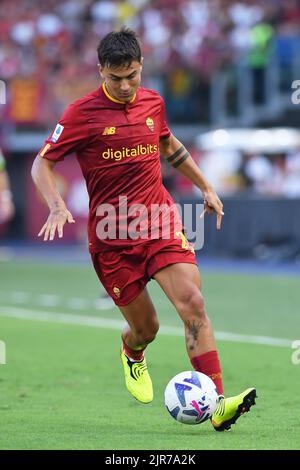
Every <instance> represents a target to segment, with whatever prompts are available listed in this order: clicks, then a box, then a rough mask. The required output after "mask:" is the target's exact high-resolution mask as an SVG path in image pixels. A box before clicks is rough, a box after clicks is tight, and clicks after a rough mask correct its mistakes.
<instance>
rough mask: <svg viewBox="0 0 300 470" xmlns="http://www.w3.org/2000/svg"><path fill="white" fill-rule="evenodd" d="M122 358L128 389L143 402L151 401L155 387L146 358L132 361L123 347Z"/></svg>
mask: <svg viewBox="0 0 300 470" xmlns="http://www.w3.org/2000/svg"><path fill="white" fill-rule="evenodd" d="M121 360H122V364H123V367H124V373H125V383H126V387H127V390H128V391H129V392H130V393H131V395H133V396H134V398H136V400H138V401H140V402H141V403H150V402H151V401H152V400H153V388H152V381H151V378H150V375H149V372H148V368H147V363H146V359H145V358H144V359H142V360H141V361H132V360H130V359H129V357H127V356H126V354H125V353H124V352H123V350H122V349H121Z"/></svg>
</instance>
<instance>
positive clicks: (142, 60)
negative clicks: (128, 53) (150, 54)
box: [141, 57, 144, 70]
mask: <svg viewBox="0 0 300 470" xmlns="http://www.w3.org/2000/svg"><path fill="white" fill-rule="evenodd" d="M143 63H144V57H141V70H142V69H143Z"/></svg>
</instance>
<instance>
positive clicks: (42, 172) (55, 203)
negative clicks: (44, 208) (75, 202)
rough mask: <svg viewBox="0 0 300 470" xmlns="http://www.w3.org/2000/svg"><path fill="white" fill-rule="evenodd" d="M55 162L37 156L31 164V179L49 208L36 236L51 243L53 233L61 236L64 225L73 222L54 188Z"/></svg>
mask: <svg viewBox="0 0 300 470" xmlns="http://www.w3.org/2000/svg"><path fill="white" fill-rule="evenodd" d="M54 166H55V162H52V161H50V160H47V159H46V158H43V157H41V155H40V154H38V155H37V156H36V158H35V160H34V162H33V165H32V170H31V176H32V179H33V181H34V183H35V185H36V187H37V188H38V190H39V191H40V193H41V194H42V195H43V197H44V199H45V200H46V202H47V205H48V207H49V211H50V213H49V216H48V219H47V221H46V223H45V224H44V225H43V227H42V228H41V230H40V232H39V234H38V236H39V237H41V236H42V235H44V241H48V240H50V241H52V240H53V239H54V237H55V233H56V232H57V233H58V237H59V238H62V236H63V227H64V225H65V223H69V224H74V223H75V220H74V219H73V216H72V214H71V212H70V211H68V209H67V207H66V204H65V202H64V201H63V199H62V197H61V195H60V194H59V191H58V189H57V187H56V183H55V177H54V172H53V168H54Z"/></svg>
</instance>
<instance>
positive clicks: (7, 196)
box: [0, 149, 15, 223]
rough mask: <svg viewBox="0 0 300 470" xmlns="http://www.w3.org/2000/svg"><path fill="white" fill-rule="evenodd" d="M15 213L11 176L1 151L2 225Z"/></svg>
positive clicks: (0, 204) (0, 210) (0, 215)
mask: <svg viewBox="0 0 300 470" xmlns="http://www.w3.org/2000/svg"><path fill="white" fill-rule="evenodd" d="M14 213H15V206H14V203H13V198H12V192H11V189H10V183H9V176H8V173H7V171H6V168H5V159H4V155H3V153H2V151H1V149H0V223H4V222H7V221H9V220H10V219H11V218H12V217H13V216H14Z"/></svg>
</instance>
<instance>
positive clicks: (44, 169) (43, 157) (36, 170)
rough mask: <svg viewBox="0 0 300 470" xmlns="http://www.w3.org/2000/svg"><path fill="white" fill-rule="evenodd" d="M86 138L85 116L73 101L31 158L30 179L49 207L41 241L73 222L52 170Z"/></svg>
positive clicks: (53, 235)
mask: <svg viewBox="0 0 300 470" xmlns="http://www.w3.org/2000/svg"><path fill="white" fill-rule="evenodd" d="M88 138H89V132H88V126H87V120H86V118H85V116H84V115H83V113H82V112H81V110H80V107H79V106H78V105H77V104H76V103H74V104H72V105H70V106H69V107H68V108H67V110H66V111H65V113H64V114H63V116H62V118H61V119H60V121H59V123H58V124H57V126H56V127H55V129H54V132H53V133H52V134H51V135H50V136H49V138H48V139H47V140H46V142H45V145H44V147H43V148H42V150H41V151H40V152H39V154H38V155H37V156H36V158H35V160H34V162H33V166H32V171H31V175H32V179H33V181H34V183H35V185H36V186H37V188H38V190H39V191H40V193H41V195H42V196H43V198H44V199H45V201H46V202H47V205H48V207H49V211H50V212H49V216H48V218H47V220H46V222H45V224H44V225H43V227H42V228H41V230H40V232H39V234H38V236H42V235H43V236H44V241H48V240H49V241H52V240H53V239H54V237H55V234H56V233H57V234H58V237H59V238H62V236H63V227H64V225H65V224H66V223H69V224H73V223H75V221H74V219H73V216H72V214H71V213H70V211H69V210H68V209H67V207H66V204H65V202H64V201H63V199H62V197H61V195H60V193H59V191H58V189H57V187H56V183H55V176H54V171H53V170H54V166H55V164H56V163H57V162H58V161H61V160H63V159H64V158H65V156H67V155H69V154H71V153H74V152H76V151H78V150H80V149H81V148H84V147H85V146H86V144H87V142H88Z"/></svg>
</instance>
